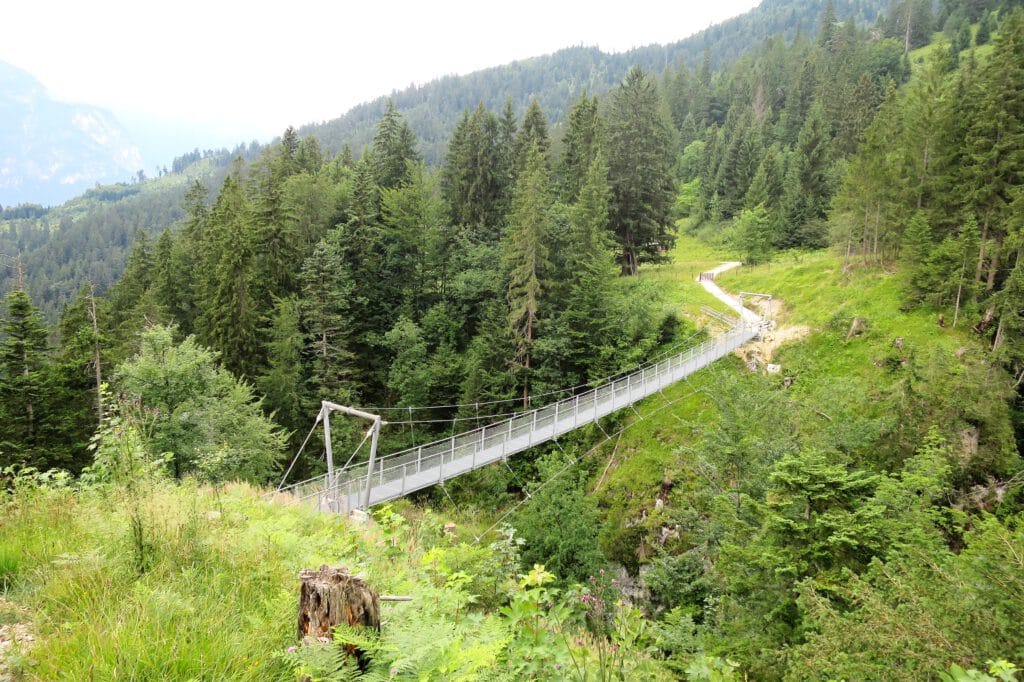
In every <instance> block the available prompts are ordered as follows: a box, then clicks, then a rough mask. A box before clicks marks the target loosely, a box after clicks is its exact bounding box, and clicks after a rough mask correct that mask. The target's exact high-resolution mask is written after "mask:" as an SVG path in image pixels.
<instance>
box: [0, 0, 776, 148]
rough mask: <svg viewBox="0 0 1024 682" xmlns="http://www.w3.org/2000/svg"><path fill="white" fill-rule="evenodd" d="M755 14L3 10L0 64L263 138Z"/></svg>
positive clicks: (173, 117) (211, 6) (516, 7)
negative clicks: (449, 83)
mask: <svg viewBox="0 0 1024 682" xmlns="http://www.w3.org/2000/svg"><path fill="white" fill-rule="evenodd" d="M756 4H757V2H756V1H755V0H718V1H717V2H695V1H693V0H689V1H687V0H677V1H675V2H666V0H629V1H627V2H621V1H620V2H616V3H614V4H613V3H604V2H601V1H600V0H597V1H594V0H591V1H590V2H578V1H576V0H573V1H572V2H560V1H558V0H548V1H547V2H540V1H537V0H518V1H512V2H502V3H498V2H480V1H477V2H465V1H462V0H459V1H453V0H434V1H432V2H430V1H422V0H421V1H419V2H406V1H393V2H386V1H380V0H378V1H377V2H373V1H370V0H363V1H360V2H339V1H337V0H334V1H333V2H332V1H331V0H319V1H318V2H314V1H311V0H290V1H288V2H279V3H273V4H269V3H268V4H264V3H261V2H259V0H250V1H249V2H244V3H242V2H224V1H221V0H177V1H175V2H161V3H152V2H145V1H144V0H143V1H140V0H131V1H127V0H69V1H62V2H55V1H52V0H12V1H11V2H8V3H5V7H4V12H3V14H4V16H3V23H4V37H3V40H2V41H0V60H3V61H7V62H10V63H11V64H14V65H15V66H17V67H20V68H22V69H25V70H26V71H29V72H30V73H32V74H33V75H34V76H35V77H36V78H38V79H39V80H40V81H42V83H43V85H44V86H46V87H47V89H48V90H49V91H50V93H51V94H52V95H53V96H55V97H56V98H58V99H63V100H67V101H73V102H81V103H87V104H93V105H97V106H101V107H105V108H108V109H110V110H112V111H113V112H114V113H115V114H116V115H118V116H119V117H121V118H122V119H126V120H133V121H139V120H143V119H146V118H150V117H154V118H159V119H163V120H164V121H165V122H168V121H173V122H181V123H188V124H189V125H192V126H195V127H196V129H199V128H203V129H207V130H209V129H219V130H222V131H223V132H224V133H226V134H228V135H229V137H230V139H232V140H244V139H252V138H258V139H261V140H267V139H269V138H271V137H273V136H275V135H278V134H280V133H281V131H282V130H284V128H285V127H286V126H288V125H296V126H298V125H302V124H305V123H310V122H314V121H321V120H328V119H332V118H335V117H337V116H340V115H341V114H343V113H344V112H345V111H347V110H348V109H349V108H351V107H352V106H354V105H356V104H359V103H360V102H364V101H367V100H370V99H373V98H375V97H377V96H379V95H382V94H386V93H389V92H391V91H393V90H396V89H402V88H404V87H406V86H408V85H410V84H412V83H416V84H420V83H424V82H426V81H429V80H431V79H433V78H436V77H439V76H443V75H446V74H453V73H455V74H464V73H469V72H471V71H475V70H477V69H481V68H486V67H489V66H497V65H499V64H503V63H506V62H509V61H512V60H515V59H522V58H526V57H531V56H536V55H540V54H545V53H549V52H553V51H554V50H557V49H560V48H563V47H569V46H572V45H581V44H582V45H596V46H598V47H600V48H601V49H603V50H605V51H615V52H621V51H624V50H628V49H630V48H632V47H638V46H641V45H647V44H650V43H666V42H672V41H675V40H679V39H681V38H684V37H686V36H688V35H691V34H692V33H694V32H696V31H699V30H701V29H703V28H706V27H707V26H709V25H710V24H712V23H716V22H719V21H722V20H723V19H727V18H729V17H731V16H735V15H737V14H740V13H742V12H745V11H747V10H748V9H750V8H751V7H753V6H755V5H756Z"/></svg>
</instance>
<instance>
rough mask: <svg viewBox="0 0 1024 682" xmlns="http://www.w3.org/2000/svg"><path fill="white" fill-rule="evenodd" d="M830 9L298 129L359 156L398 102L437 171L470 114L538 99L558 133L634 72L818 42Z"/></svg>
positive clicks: (877, 3)
mask: <svg viewBox="0 0 1024 682" xmlns="http://www.w3.org/2000/svg"><path fill="white" fill-rule="evenodd" d="M887 6H888V3H887V2H884V0H839V1H838V2H835V3H834V7H835V13H836V16H837V17H839V18H846V17H850V18H852V19H853V20H854V21H856V22H857V23H858V24H861V25H865V24H872V23H874V22H875V21H876V19H877V18H878V16H879V15H880V14H881V13H882V11H883V10H885V9H886V8H887ZM823 9H824V5H823V4H822V3H821V2H817V1H816V0H765V1H764V2H762V3H761V4H760V5H758V6H757V7H756V8H755V9H752V10H750V11H749V12H747V13H745V14H743V15H740V16H738V17H735V18H733V19H729V20H728V21H724V22H722V23H720V24H716V25H715V26H712V27H710V28H708V29H705V30H703V31H701V32H699V33H697V34H695V35H693V36H690V37H688V38H685V39H683V40H680V41H678V42H675V43H671V44H668V45H649V46H646V47H641V48H637V49H634V50H630V51H628V52H623V53H616V54H609V53H605V52H602V51H601V50H599V49H597V48H595V47H572V48H567V49H564V50H559V51H558V52H555V53H554V54H550V55H544V56H538V57H534V58H532V59H526V60H522V61H517V62H513V63H511V64H506V65H504V66H498V67H494V68H490V69H484V70H483V71H477V72H475V73H471V74H467V75H464V76H445V77H443V78H439V79H437V80H435V81H432V82H430V83H427V84H424V85H421V86H416V87H409V88H407V89H405V90H402V91H399V92H393V93H391V94H390V95H388V96H382V97H380V98H378V99H376V100H374V101H372V102H367V103H366V104H361V105H359V106H357V107H354V108H353V109H352V110H351V111H349V112H348V113H346V114H345V115H344V116H342V117H340V118H338V119H335V120H333V121H326V122H323V123H318V124H311V125H307V126H304V127H302V128H301V129H300V133H301V134H303V135H313V136H315V137H316V138H317V139H318V140H320V143H321V145H322V146H323V148H324V149H325V150H327V151H328V152H329V153H336V152H338V151H340V150H341V149H342V148H343V147H344V146H346V145H348V146H349V147H351V149H352V150H353V151H354V152H356V153H358V152H359V151H361V150H362V149H363V148H364V147H366V145H368V144H369V143H370V141H371V139H372V138H373V129H374V126H375V125H376V123H377V121H378V120H379V119H380V116H381V114H383V112H384V109H385V106H386V103H387V101H388V100H389V99H390V100H392V101H393V102H394V105H395V107H396V108H397V109H398V110H399V111H400V112H402V114H403V115H404V116H406V118H407V119H408V121H409V124H410V126H411V127H412V129H413V131H414V132H415V133H416V135H417V136H418V138H419V140H420V147H421V151H422V153H423V155H424V158H426V160H427V161H428V163H439V162H440V161H441V160H442V158H443V155H444V150H445V141H446V140H447V139H448V136H449V135H450V134H451V131H452V129H453V128H454V126H455V123H456V121H457V120H458V118H459V116H460V115H461V114H462V112H463V111H464V110H466V109H474V108H475V107H476V106H477V105H478V104H480V103H483V105H484V106H485V107H486V108H489V109H491V110H495V111H497V110H500V109H501V108H502V107H503V106H504V104H505V102H506V100H508V101H511V103H512V107H513V109H514V110H515V111H516V112H522V111H524V110H525V109H526V107H527V105H528V104H529V103H530V100H532V99H534V98H536V99H537V100H538V101H539V102H540V105H541V108H542V109H543V110H544V112H545V113H546V114H547V116H548V118H549V120H550V121H551V122H552V123H554V124H555V125H558V124H559V123H560V122H561V121H562V119H563V118H564V117H565V114H566V112H567V111H568V109H569V105H570V103H571V102H572V101H573V100H575V99H576V98H578V97H579V96H580V95H582V94H583V93H584V92H588V93H590V94H591V95H599V94H602V93H605V92H607V91H608V90H610V89H612V88H613V87H615V86H616V85H618V84H619V83H620V82H621V81H622V79H623V77H624V76H625V75H626V72H627V71H628V70H629V69H630V67H632V66H636V65H639V66H641V67H642V68H644V69H646V70H648V71H653V72H655V73H661V72H663V71H664V70H665V69H666V68H669V67H673V68H674V67H678V66H681V65H684V66H686V67H687V68H689V69H696V68H697V67H698V66H700V64H701V63H702V61H703V60H704V59H705V56H706V57H707V60H708V64H709V66H710V67H711V68H712V69H716V70H717V69H720V68H722V67H724V66H727V65H729V64H731V63H733V62H735V61H736V60H737V59H739V58H740V57H741V56H743V55H744V54H747V53H748V52H750V51H751V50H753V49H755V48H756V47H757V46H759V45H760V44H761V42H762V41H764V40H765V39H766V38H770V37H781V38H783V39H785V40H787V41H788V40H791V39H792V38H793V37H794V36H795V35H796V34H797V33H799V32H800V31H803V32H804V33H808V34H813V33H814V32H815V31H816V30H817V27H818V23H819V22H820V21H821V13H822V11H823Z"/></svg>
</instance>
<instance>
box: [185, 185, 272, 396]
mask: <svg viewBox="0 0 1024 682" xmlns="http://www.w3.org/2000/svg"><path fill="white" fill-rule="evenodd" d="M255 231H256V229H255V225H254V224H253V218H252V212H251V206H250V203H249V200H248V197H247V196H246V194H245V192H244V189H243V187H242V185H241V182H240V178H239V176H238V175H237V174H236V173H232V174H230V175H228V177H227V178H225V180H224V185H223V187H222V188H221V191H220V195H219V196H218V197H217V202H216V204H214V207H213V210H212V211H211V213H210V218H209V221H208V226H207V230H206V237H205V239H204V242H203V246H204V253H203V254H202V270H201V271H200V272H199V273H198V274H199V277H200V279H201V281H202V290H201V299H200V314H199V317H198V319H197V320H196V331H197V333H198V335H199V339H200V341H201V342H202V343H204V344H205V345H207V346H209V347H211V348H213V349H214V350H216V351H217V352H219V353H220V357H221V361H222V362H223V363H224V366H225V367H227V368H228V369H229V370H230V371H231V372H233V373H234V374H237V375H239V376H244V377H249V378H252V377H255V376H256V375H257V374H258V370H259V368H260V367H261V365H262V361H261V358H262V350H263V343H262V339H261V336H260V332H261V327H262V322H261V313H260V304H261V299H260V297H259V296H258V292H259V290H260V285H261V283H260V282H259V281H258V279H257V278H258V270H257V258H258V254H257V251H256V243H257V239H256V235H255Z"/></svg>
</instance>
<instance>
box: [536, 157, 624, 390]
mask: <svg viewBox="0 0 1024 682" xmlns="http://www.w3.org/2000/svg"><path fill="white" fill-rule="evenodd" d="M610 194H611V190H610V189H609V187H608V165H607V163H605V160H604V155H603V154H602V153H601V152H600V151H598V152H597V154H596V155H595V156H594V160H593V161H592V162H591V164H590V168H589V169H588V170H587V174H586V176H585V178H584V182H583V187H582V188H581V189H580V193H579V200H578V201H577V202H576V204H575V205H574V206H573V207H572V209H571V211H570V213H569V230H568V238H567V240H566V245H565V246H566V251H567V258H566V264H565V272H564V273H563V275H562V279H563V282H561V283H560V284H561V286H562V288H563V289H564V292H565V293H564V295H563V296H562V297H561V298H560V300H559V301H557V302H556V304H555V305H556V306H557V309H558V310H559V313H558V314H557V316H555V317H554V318H553V319H552V320H551V322H550V323H549V324H548V325H547V326H546V327H545V330H546V336H548V337H549V338H547V339H545V340H544V344H543V349H544V352H543V355H542V357H541V363H542V364H543V365H544V368H543V369H544V370H545V372H544V373H545V375H546V376H547V377H548V378H549V381H550V383H552V384H554V385H558V386H564V385H576V384H580V383H583V382H585V381H588V380H589V379H594V378H598V377H600V376H606V375H607V374H608V373H609V372H610V371H612V370H613V368H612V367H611V363H609V361H608V360H609V358H610V356H611V355H612V348H613V341H614V339H615V338H616V337H617V336H618V334H617V333H616V332H617V331H618V330H616V328H615V322H614V319H613V311H614V310H615V295H614V289H613V286H614V283H613V279H614V277H615V270H614V252H613V248H614V246H613V242H612V239H611V234H610V233H609V231H608V206H609V199H610ZM538 351H540V347H539V346H538Z"/></svg>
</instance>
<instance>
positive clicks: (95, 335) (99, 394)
mask: <svg viewBox="0 0 1024 682" xmlns="http://www.w3.org/2000/svg"><path fill="white" fill-rule="evenodd" d="M89 318H90V319H91V321H92V365H93V370H94V371H95V375H96V419H97V420H98V423H99V425H100V426H103V367H102V366H101V365H100V327H99V323H98V322H97V320H96V292H95V290H94V289H93V286H92V282H89Z"/></svg>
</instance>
